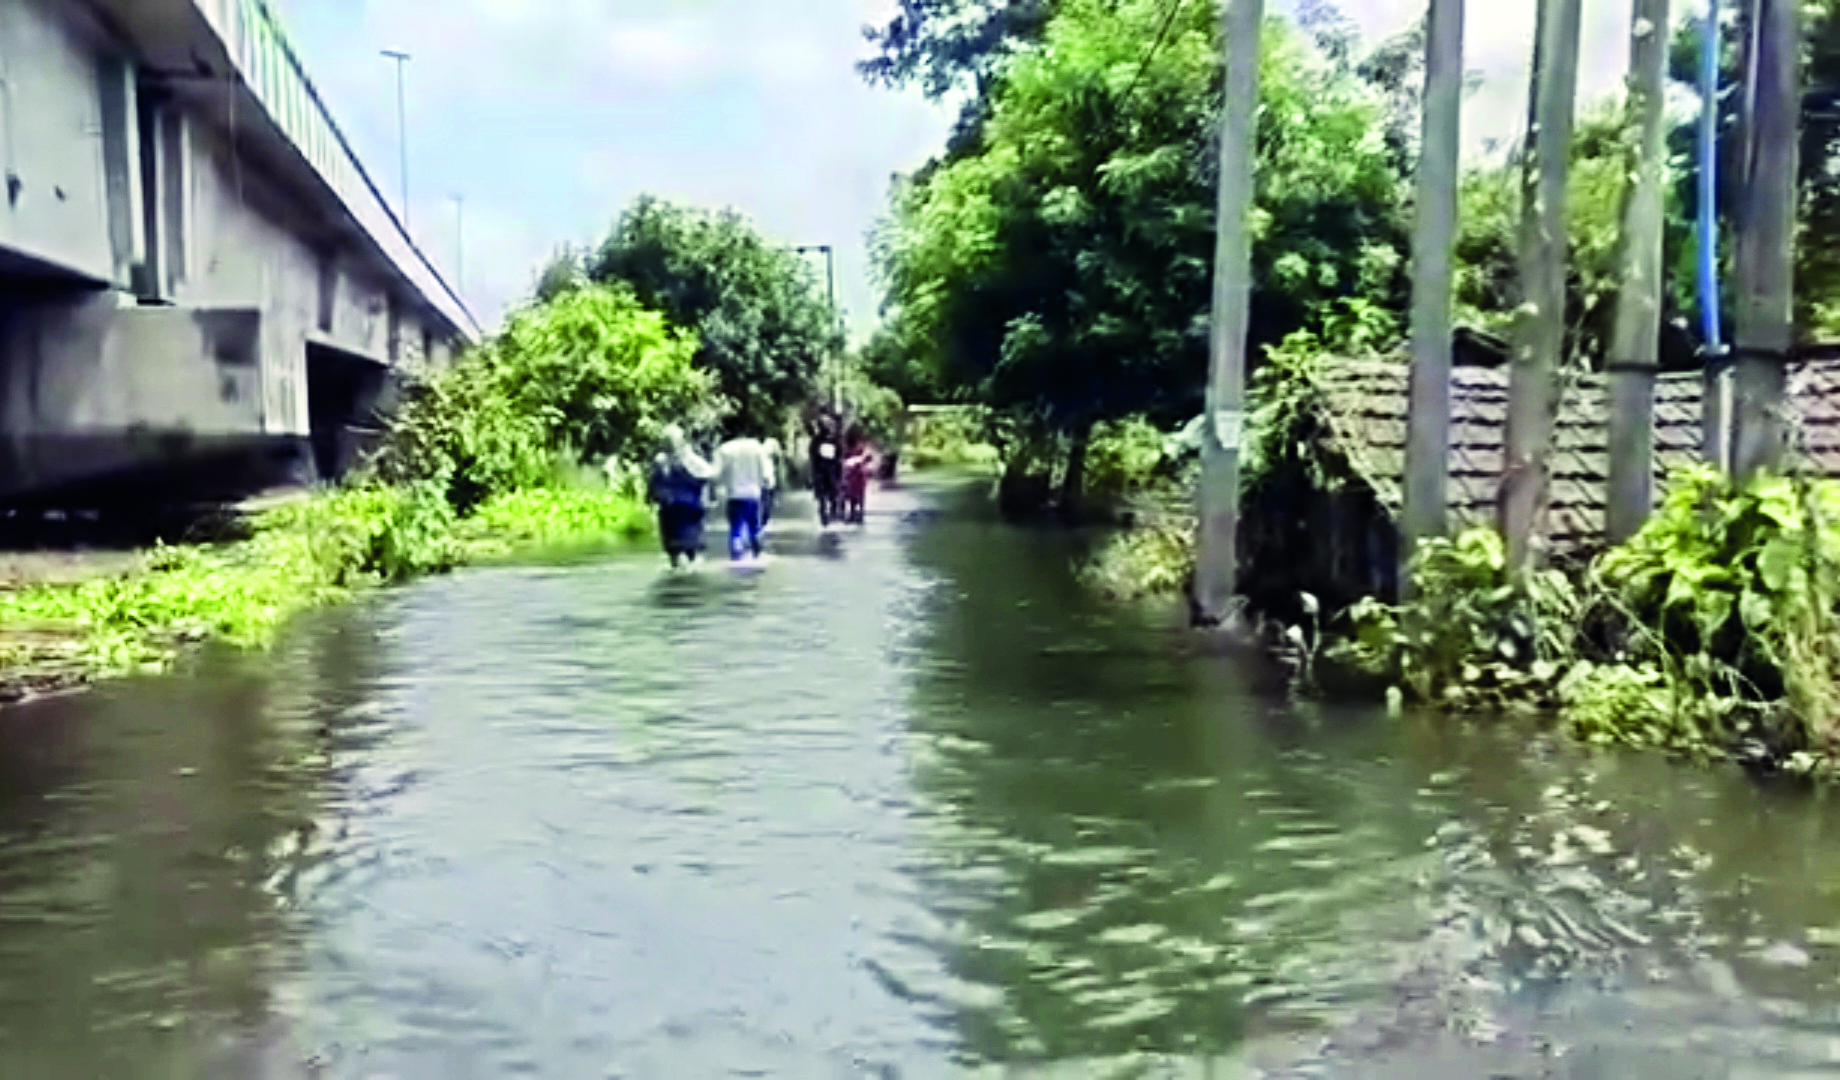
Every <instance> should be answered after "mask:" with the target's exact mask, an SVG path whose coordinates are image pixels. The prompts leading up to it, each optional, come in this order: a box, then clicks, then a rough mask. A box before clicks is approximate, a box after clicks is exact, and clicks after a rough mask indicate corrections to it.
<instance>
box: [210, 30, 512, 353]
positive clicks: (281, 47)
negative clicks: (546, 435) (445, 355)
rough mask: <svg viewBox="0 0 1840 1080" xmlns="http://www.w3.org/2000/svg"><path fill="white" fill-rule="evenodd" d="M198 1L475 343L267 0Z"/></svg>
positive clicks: (251, 76) (278, 121) (306, 150)
mask: <svg viewBox="0 0 1840 1080" xmlns="http://www.w3.org/2000/svg"><path fill="white" fill-rule="evenodd" d="M196 2H197V3H198V4H199V7H200V10H202V11H203V12H204V15H205V17H206V19H207V20H208V21H209V22H210V23H211V25H212V27H213V28H214V29H215V30H216V32H217V35H218V36H219V37H220V38H221V39H222V40H223V41H224V44H225V46H226V47H227V50H228V52H229V54H230V57H231V59H232V61H233V62H234V63H235V64H236V66H237V68H238V70H239V72H240V73H241V75H242V78H243V82H244V84H245V85H246V86H247V87H248V88H249V91H250V93H251V94H253V95H254V96H255V97H256V99H257V100H259V101H260V102H261V103H262V106H263V108H264V109H266V110H267V112H268V115H269V118H270V119H271V120H273V121H274V123H275V125H276V126H277V127H278V128H279V129H280V130H281V132H282V133H283V134H284V135H286V136H287V138H288V140H289V141H290V142H292V143H293V145H294V148H295V149H296V150H298V151H299V152H300V154H301V156H302V157H303V158H305V159H306V161H307V163H308V164H310V165H311V166H312V167H313V168H314V170H315V171H317V172H318V173H319V175H320V177H321V178H322V179H324V180H325V182H326V183H327V184H328V185H329V186H330V187H331V188H332V190H333V191H334V193H336V194H337V195H338V197H339V199H340V201H342V202H343V203H344V204H345V207H346V208H347V209H348V210H349V211H350V212H351V214H352V217H353V218H355V219H356V220H357V222H358V224H359V225H360V226H361V227H362V228H363V229H364V231H365V232H366V233H368V234H369V235H370V237H371V238H372V239H373V240H375V241H376V242H377V244H378V246H379V247H381V248H382V249H383V252H384V255H385V257H387V258H388V259H389V260H390V262H391V263H393V264H394V265H395V267H396V269H397V271H398V272H399V273H401V274H402V275H403V276H404V277H406V278H407V279H408V280H409V282H410V284H411V285H412V286H414V288H415V289H416V290H417V291H418V292H420V293H421V295H422V297H423V298H424V299H425V300H426V301H427V302H428V303H429V304H430V305H431V306H433V307H434V308H435V309H436V310H437V311H439V312H440V313H441V315H442V317H443V318H445V319H446V320H447V321H448V322H450V323H452V324H453V325H454V326H455V327H456V328H457V329H458V330H459V332H460V334H461V335H462V336H463V337H465V338H466V339H467V340H468V341H470V342H477V341H478V340H479V338H480V328H479V324H478V322H477V321H476V320H475V319H474V318H473V314H472V312H471V311H469V310H468V309H467V307H466V304H465V302H464V301H462V300H461V299H460V297H459V295H458V294H457V293H455V292H454V290H453V289H452V288H451V287H450V286H449V285H448V284H447V281H446V279H445V278H443V277H442V276H441V273H440V271H438V270H436V269H435V267H434V264H433V263H432V262H430V261H429V260H428V257H427V256H426V255H424V254H423V253H422V250H421V249H420V248H419V247H417V246H416V244H415V241H414V239H413V238H412V237H410V235H409V231H408V230H407V229H406V228H404V227H403V224H402V221H401V219H400V218H398V217H397V215H396V212H395V211H394V210H392V209H390V206H389V203H388V202H386V201H385V200H384V197H383V193H382V192H381V191H379V190H378V188H377V185H376V183H375V182H374V181H373V180H372V179H371V177H370V174H369V173H367V172H366V171H365V169H364V166H363V164H362V163H361V162H360V161H359V160H358V155H357V152H356V151H355V150H354V149H353V148H352V146H351V143H350V141H349V140H348V139H346V137H345V133H344V132H343V131H341V130H340V129H339V126H338V123H337V122H336V121H334V120H333V119H332V113H331V111H330V110H329V109H327V108H326V104H325V102H324V101H323V100H321V98H320V96H319V91H318V90H316V89H315V88H314V86H313V82H312V80H311V79H309V78H308V77H307V73H306V68H305V67H304V65H302V64H301V62H300V58H299V55H298V54H297V53H295V51H294V48H293V46H292V45H291V44H290V43H289V42H288V39H287V34H286V33H285V32H284V31H283V30H282V28H281V23H280V20H279V19H277V18H276V17H275V14H274V12H273V11H271V10H270V9H269V6H268V4H267V3H266V2H265V0H196Z"/></svg>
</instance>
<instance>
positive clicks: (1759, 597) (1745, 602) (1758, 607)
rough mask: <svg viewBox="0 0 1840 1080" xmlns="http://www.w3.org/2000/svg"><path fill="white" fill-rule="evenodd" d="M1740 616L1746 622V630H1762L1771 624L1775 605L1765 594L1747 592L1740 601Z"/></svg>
mask: <svg viewBox="0 0 1840 1080" xmlns="http://www.w3.org/2000/svg"><path fill="white" fill-rule="evenodd" d="M1738 615H1739V617H1740V618H1742V619H1743V620H1744V628H1745V629H1746V630H1751V631H1756V630H1761V629H1763V628H1764V627H1766V626H1768V625H1769V624H1770V619H1771V618H1772V617H1773V616H1774V615H1775V605H1774V604H1772V603H1771V602H1770V598H1769V596H1767V595H1765V594H1764V593H1760V592H1752V591H1749V590H1747V591H1746V592H1745V593H1744V595H1743V596H1742V597H1740V598H1739V600H1738Z"/></svg>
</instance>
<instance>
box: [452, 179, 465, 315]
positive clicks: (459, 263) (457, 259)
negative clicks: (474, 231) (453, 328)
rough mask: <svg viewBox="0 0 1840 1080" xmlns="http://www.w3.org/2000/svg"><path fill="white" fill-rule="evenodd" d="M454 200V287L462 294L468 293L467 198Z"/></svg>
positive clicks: (462, 196)
mask: <svg viewBox="0 0 1840 1080" xmlns="http://www.w3.org/2000/svg"><path fill="white" fill-rule="evenodd" d="M451 198H452V199H453V200H454V287H455V288H456V289H458V290H459V291H460V292H461V293H465V292H466V196H465V195H454V196H451Z"/></svg>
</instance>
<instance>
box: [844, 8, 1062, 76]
mask: <svg viewBox="0 0 1840 1080" xmlns="http://www.w3.org/2000/svg"><path fill="white" fill-rule="evenodd" d="M1054 8H1055V3H1054V0H900V6H899V9H898V10H897V11H896V12H895V14H894V15H893V16H892V17H891V18H889V19H888V21H887V22H884V23H881V24H879V25H876V26H870V27H866V28H865V29H864V31H863V36H864V37H866V38H868V39H869V41H870V43H871V44H873V45H874V46H875V50H876V54H875V55H874V56H873V57H871V58H869V59H867V60H864V61H862V62H861V63H859V64H858V65H857V70H859V71H860V72H862V74H863V76H864V77H865V78H867V79H869V80H870V81H871V82H875V83H880V84H882V85H884V86H917V87H919V88H920V89H921V90H922V91H923V92H924V93H925V94H926V95H927V96H928V97H931V98H934V99H938V98H942V97H944V96H946V95H947V94H949V93H951V92H953V91H955V90H967V89H968V90H971V91H972V92H974V93H975V94H976V95H977V96H979V97H982V96H984V95H985V94H986V93H987V92H988V91H989V90H991V89H993V88H994V85H995V80H996V76H997V72H998V70H999V68H1000V67H1001V65H1002V63H1003V62H1004V60H1006V59H1007V58H1008V57H1009V56H1011V55H1012V54H1014V53H1015V51H1016V50H1017V49H1019V48H1021V47H1024V46H1026V45H1028V44H1030V43H1033V42H1037V41H1040V40H1041V38H1042V35H1043V34H1044V32H1045V31H1046V30H1047V26H1048V20H1049V19H1050V17H1051V16H1052V15H1053V13H1054Z"/></svg>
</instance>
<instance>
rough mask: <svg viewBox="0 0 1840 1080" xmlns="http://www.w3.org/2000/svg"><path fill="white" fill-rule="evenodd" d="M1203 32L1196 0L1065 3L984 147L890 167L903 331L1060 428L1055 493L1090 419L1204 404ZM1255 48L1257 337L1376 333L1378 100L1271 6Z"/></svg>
mask: <svg viewBox="0 0 1840 1080" xmlns="http://www.w3.org/2000/svg"><path fill="white" fill-rule="evenodd" d="M1218 34H1219V29H1218V25H1217V22H1216V20H1215V18H1214V12H1213V9H1212V6H1211V5H1178V6H1174V7H1172V6H1171V5H1169V4H1166V3H1163V2H1160V0H1065V2H1063V3H1062V4H1061V5H1060V7H1059V10H1058V13H1057V14H1056V15H1055V16H1054V18H1053V19H1052V21H1051V22H1050V23H1049V25H1048V28H1047V31H1046V38H1045V43H1044V47H1043V48H1040V49H1037V50H1030V51H1027V52H1023V53H1020V54H1018V55H1017V56H1015V57H1014V59H1013V60H1012V62H1010V63H1009V65H1008V66H1007V67H1006V68H1005V71H1004V76H1003V79H1002V81H1001V84H1000V85H999V86H998V88H997V89H996V91H995V93H994V96H993V99H992V102H991V110H990V112H989V114H988V116H987V118H986V120H985V122H984V125H983V128H982V131H981V133H980V139H979V140H978V144H977V146H976V147H975V148H974V149H972V150H970V151H968V152H965V153H962V154H960V155H959V156H958V157H956V158H955V159H953V160H948V161H945V162H942V163H940V164H938V165H937V166H935V167H934V168H932V169H930V170H927V171H924V172H923V173H922V174H920V175H919V176H917V177H915V178H914V179H913V180H912V181H909V182H907V183H904V184H901V185H898V186H897V190H896V192H895V196H894V211H893V214H892V219H891V220H890V221H889V222H888V223H887V224H886V226H885V227H884V229H883V230H882V232H881V234H880V235H879V237H878V241H877V252H878V259H879V263H880V267H881V271H882V274H883V279H884V281H885V283H886V285H887V287H888V291H889V298H890V301H891V309H892V311H893V313H894V315H895V318H896V319H897V320H898V322H899V323H900V325H901V326H902V327H903V328H904V334H905V337H906V340H907V341H908V342H909V343H910V344H911V346H912V347H913V348H914V349H915V350H916V352H917V354H918V355H920V356H922V357H923V358H924V359H925V360H926V362H927V364H928V365H929V366H930V367H931V368H932V369H933V371H934V372H935V375H936V378H937V381H938V382H939V384H940V385H941V386H942V387H947V388H957V389H959V390H960V391H962V392H965V393H968V394H969V395H970V396H971V397H973V398H974V399H976V400H980V401H982V402H983V403H986V404H989V405H991V406H994V407H996V408H999V409H1002V410H1004V411H1005V412H1006V413H1008V414H1010V416H1011V417H1012V419H1015V420H1017V421H1020V422H1021V423H1022V424H1023V425H1024V426H1033V427H1037V428H1039V429H1041V430H1045V431H1047V432H1050V433H1057V434H1059V435H1062V436H1066V437H1069V438H1070V440H1071V446H1072V448H1073V455H1074V460H1073V465H1072V467H1070V468H1069V469H1068V470H1067V477H1068V482H1069V494H1075V495H1077V486H1078V484H1079V481H1080V474H1081V469H1080V468H1079V467H1078V466H1079V462H1080V459H1081V453H1082V451H1083V448H1084V447H1085V445H1086V439H1087V436H1088V435H1089V433H1090V432H1091V430H1092V428H1093V426H1094V425H1095V424H1096V423H1098V422H1100V421H1104V420H1107V419H1112V418H1116V417H1122V416H1126V415H1130V414H1134V413H1147V414H1150V415H1152V416H1156V417H1159V418H1161V419H1165V420H1170V419H1175V418H1176V417H1178V416H1181V417H1186V415H1189V414H1192V411H1193V410H1194V409H1195V408H1196V407H1197V405H1198V403H1199V399H1200V390H1201V387H1202V384H1203V374H1204V372H1205V367H1206V340H1207V317H1208V303H1209V291H1210V285H1211V258H1212V250H1213V242H1214V230H1213V202H1214V172H1215V168H1216V163H1215V160H1214V152H1213V140H1214V129H1215V117H1216V115H1217V112H1218V108H1219V97H1220V91H1219V89H1218V86H1219V82H1220V78H1219V70H1220V63H1219V55H1220V48H1219V38H1218ZM1152 43H1156V45H1157V46H1158V47H1156V48H1150V47H1149V46H1150V45H1151V44H1152ZM1264 54H1265V55H1264V72H1263V81H1264V85H1263V87H1262V90H1261V96H1262V106H1263V108H1262V110H1261V130H1260V139H1259V170H1258V177H1259V188H1258V202H1257V211H1256V212H1257V220H1256V243H1255V251H1254V273H1255V295H1254V301H1253V309H1254V312H1255V315H1254V321H1253V337H1254V341H1255V344H1265V343H1275V342H1277V341H1279V340H1281V339H1282V338H1283V337H1284V336H1285V335H1287V334H1288V333H1290V332H1291V331H1293V330H1296V329H1299V328H1324V327H1329V326H1334V327H1337V328H1341V329H1342V330H1344V331H1345V332H1347V333H1350V334H1354V335H1358V336H1365V337H1367V338H1369V339H1375V340H1380V342H1381V343H1382V344H1386V343H1389V342H1386V341H1385V340H1384V339H1387V338H1391V337H1396V336H1397V313H1398V311H1399V310H1400V307H1401V305H1402V302H1403V288H1404V280H1403V270H1404V259H1403V256H1402V252H1403V240H1404V234H1403V229H1402V215H1401V206H1400V204H1401V193H1402V190H1403V185H1402V182H1401V177H1400V176H1399V175H1398V173H1397V171H1396V170H1395V169H1394V168H1393V167H1392V164H1391V160H1390V157H1389V154H1388V150H1387V146H1386V143H1385V140H1384V138H1383V133H1382V130H1381V129H1382V127H1383V125H1382V124H1381V123H1380V120H1381V105H1380V102H1379V101H1378V99H1377V96H1376V95H1375V94H1374V93H1373V92H1372V91H1371V90H1370V88H1368V87H1367V86H1365V85H1364V84H1362V83H1361V82H1360V81H1359V80H1358V79H1357V78H1355V77H1354V76H1352V75H1351V74H1349V73H1348V72H1347V71H1346V70H1344V69H1343V68H1341V67H1338V66H1337V65H1335V64H1333V63H1331V62H1329V61H1328V60H1326V59H1325V58H1324V57H1323V56H1322V55H1321V54H1320V53H1319V52H1318V50H1317V49H1316V48H1314V47H1313V46H1312V45H1311V44H1310V43H1309V42H1307V41H1306V40H1304V39H1303V38H1301V37H1300V36H1299V35H1298V34H1297V33H1296V32H1295V31H1293V30H1291V29H1290V28H1289V27H1287V26H1286V25H1284V24H1282V23H1280V22H1276V21H1274V22H1272V23H1271V24H1270V25H1269V26H1268V29H1267V33H1266V37H1265V41H1264Z"/></svg>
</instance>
